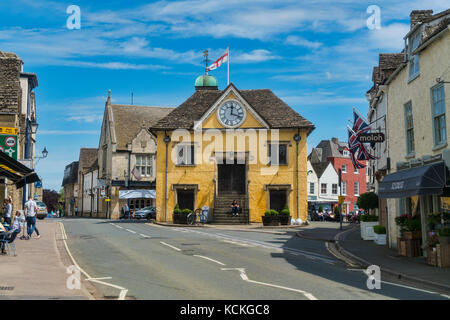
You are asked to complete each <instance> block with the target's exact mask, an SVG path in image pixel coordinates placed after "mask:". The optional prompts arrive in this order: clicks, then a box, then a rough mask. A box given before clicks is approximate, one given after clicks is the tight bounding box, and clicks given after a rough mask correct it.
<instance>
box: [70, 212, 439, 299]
mask: <svg viewBox="0 0 450 320" xmlns="http://www.w3.org/2000/svg"><path fill="white" fill-rule="evenodd" d="M61 221H62V223H63V225H64V228H65V232H66V234H67V238H68V239H67V244H68V247H69V248H70V251H71V253H72V255H73V257H74V259H75V260H76V262H77V263H78V265H79V266H80V267H81V268H82V269H83V270H84V271H86V272H87V273H88V274H89V275H90V276H91V277H92V278H107V280H104V281H105V282H108V283H110V284H113V285H115V286H119V287H123V288H126V290H128V291H127V292H126V295H127V297H129V298H130V297H131V298H135V299H152V300H155V299H156V300H158V299H161V300H165V299H188V300H196V299H206V300H210V299H214V300H216V299H217V300H222V299H224V300H241V299H243V300H244V299H252V300H253V299H255V300H256V299H257V300H274V299H282V300H288V299H294V300H315V299H319V300H322V299H344V300H348V299H349V300H373V299H447V298H448V297H446V296H443V295H440V294H438V293H433V292H429V291H425V290H420V289H414V288H410V287H405V286H402V285H398V284H393V283H386V282H382V283H381V289H374V290H370V289H368V288H367V279H368V278H367V276H366V275H365V274H364V273H363V270H359V269H352V268H351V267H349V266H348V265H346V264H345V263H344V262H342V261H340V260H338V259H337V258H335V257H334V256H333V255H332V254H331V253H329V252H328V250H327V248H326V247H325V244H324V242H322V241H315V240H307V239H303V238H299V237H297V236H295V232H294V231H295V230H294V229H289V231H286V229H285V230H281V229H280V230H273V229H272V230H271V231H270V232H265V231H259V232H255V231H243V230H239V231H233V230H218V229H213V228H189V227H185V228H181V227H177V228H174V227H166V226H159V225H155V224H148V223H144V222H129V221H111V220H92V219H62V220H61ZM94 285H95V287H96V288H97V289H98V290H99V291H100V292H101V293H102V294H103V295H104V296H105V297H118V295H119V292H120V290H118V289H117V288H114V287H110V286H106V285H102V284H98V283H95V284H94Z"/></svg>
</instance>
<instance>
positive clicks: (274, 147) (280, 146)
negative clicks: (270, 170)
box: [268, 143, 288, 165]
mask: <svg viewBox="0 0 450 320" xmlns="http://www.w3.org/2000/svg"><path fill="white" fill-rule="evenodd" d="M287 150H288V145H287V143H269V147H268V153H269V154H268V156H269V159H270V164H271V165H280V164H287V163H288V158H287Z"/></svg>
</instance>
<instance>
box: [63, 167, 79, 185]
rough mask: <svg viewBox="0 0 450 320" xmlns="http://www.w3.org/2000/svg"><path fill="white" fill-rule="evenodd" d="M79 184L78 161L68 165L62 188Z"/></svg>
mask: <svg viewBox="0 0 450 320" xmlns="http://www.w3.org/2000/svg"><path fill="white" fill-rule="evenodd" d="M77 182H78V161H74V162H72V163H71V164H68V165H67V166H66V168H65V170H64V178H63V181H62V184H61V185H62V186H63V187H64V186H65V185H67V184H74V183H77Z"/></svg>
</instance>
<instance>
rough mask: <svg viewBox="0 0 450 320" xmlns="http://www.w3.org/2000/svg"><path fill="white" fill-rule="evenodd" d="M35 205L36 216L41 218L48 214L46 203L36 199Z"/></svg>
mask: <svg viewBox="0 0 450 320" xmlns="http://www.w3.org/2000/svg"><path fill="white" fill-rule="evenodd" d="M36 205H37V207H38V212H37V213H36V217H37V218H38V219H40V220H43V219H44V218H46V217H47V215H48V209H47V205H46V204H45V203H43V202H42V201H36Z"/></svg>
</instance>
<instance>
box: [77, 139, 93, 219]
mask: <svg viewBox="0 0 450 320" xmlns="http://www.w3.org/2000/svg"><path fill="white" fill-rule="evenodd" d="M97 157H98V149H97V148H81V149H80V156H79V159H78V173H77V174H78V189H79V196H78V202H77V208H78V213H79V215H80V216H86V215H88V216H90V215H91V214H92V213H93V212H94V211H97V210H96V208H97V207H98V206H97V205H96V204H94V203H92V197H94V198H98V197H96V193H97V190H93V189H92V184H93V183H92V181H91V180H92V176H91V173H92V172H93V171H95V170H97V164H98V162H97ZM97 172H98V170H97ZM88 173H89V174H88ZM85 178H86V180H85ZM95 179H97V177H96V178H95ZM94 209H95V210H94Z"/></svg>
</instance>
